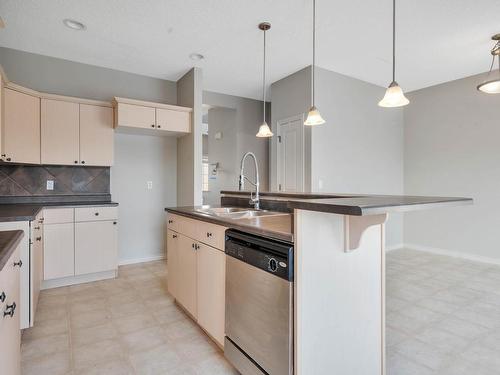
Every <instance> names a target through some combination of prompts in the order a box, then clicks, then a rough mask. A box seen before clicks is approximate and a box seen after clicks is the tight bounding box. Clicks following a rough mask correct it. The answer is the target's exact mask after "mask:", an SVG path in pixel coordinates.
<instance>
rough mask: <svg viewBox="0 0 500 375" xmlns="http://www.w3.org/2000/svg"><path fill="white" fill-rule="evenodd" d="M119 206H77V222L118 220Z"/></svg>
mask: <svg viewBox="0 0 500 375" xmlns="http://www.w3.org/2000/svg"><path fill="white" fill-rule="evenodd" d="M117 219H118V207H77V208H75V222H81V221H102V220H117Z"/></svg>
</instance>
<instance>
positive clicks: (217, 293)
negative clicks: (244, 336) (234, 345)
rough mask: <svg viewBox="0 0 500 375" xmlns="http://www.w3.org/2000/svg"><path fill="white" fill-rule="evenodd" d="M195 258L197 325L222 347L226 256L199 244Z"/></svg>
mask: <svg viewBox="0 0 500 375" xmlns="http://www.w3.org/2000/svg"><path fill="white" fill-rule="evenodd" d="M197 257H198V258H197V262H198V274H197V284H198V291H197V294H198V301H197V304H198V324H199V325H200V326H201V327H202V328H203V329H205V330H206V331H207V332H208V334H209V335H210V336H212V337H213V338H214V339H215V340H216V341H217V342H218V343H219V344H220V345H221V346H223V345H224V317H225V306H226V305H225V303H226V299H225V285H226V284H225V283H226V255H225V254H224V252H223V251H221V250H217V249H214V248H213V247H210V246H208V245H205V244H199V249H198V251H197Z"/></svg>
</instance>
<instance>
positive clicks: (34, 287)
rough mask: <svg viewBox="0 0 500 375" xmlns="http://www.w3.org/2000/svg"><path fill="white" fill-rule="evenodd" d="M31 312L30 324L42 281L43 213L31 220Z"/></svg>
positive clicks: (32, 320) (33, 318) (33, 316)
mask: <svg viewBox="0 0 500 375" xmlns="http://www.w3.org/2000/svg"><path fill="white" fill-rule="evenodd" d="M31 240H32V242H33V244H32V245H31V280H30V281H31V304H30V308H31V313H30V326H33V324H34V323H35V314H36V308H37V305H38V297H39V295H40V288H41V286H42V281H43V214H42V213H40V214H38V215H37V217H36V219H35V220H34V221H32V222H31Z"/></svg>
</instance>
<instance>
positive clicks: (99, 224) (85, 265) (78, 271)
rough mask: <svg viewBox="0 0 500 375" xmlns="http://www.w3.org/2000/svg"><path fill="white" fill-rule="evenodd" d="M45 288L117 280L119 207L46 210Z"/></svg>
mask: <svg viewBox="0 0 500 375" xmlns="http://www.w3.org/2000/svg"><path fill="white" fill-rule="evenodd" d="M44 215H45V224H44V228H43V231H44V236H43V240H44V251H43V264H44V267H43V273H44V280H45V281H46V282H47V281H48V283H44V285H45V287H56V286H62V285H70V284H75V283H78V282H88V281H94V280H99V279H103V278H110V277H114V276H115V273H116V270H117V268H118V221H117V219H118V209H117V208H116V207H109V206H102V207H90V206H88V207H77V208H47V209H45V210H44Z"/></svg>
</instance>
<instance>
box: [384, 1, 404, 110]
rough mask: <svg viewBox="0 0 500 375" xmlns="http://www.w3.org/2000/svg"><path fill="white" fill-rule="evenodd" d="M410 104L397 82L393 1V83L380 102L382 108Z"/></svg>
mask: <svg viewBox="0 0 500 375" xmlns="http://www.w3.org/2000/svg"><path fill="white" fill-rule="evenodd" d="M408 103H410V101H409V100H408V98H406V96H405V94H404V93H403V90H402V89H401V87H399V85H398V83H397V82H396V0H392V82H391V84H390V85H389V87H388V88H387V90H386V92H385V95H384V98H383V99H382V100H381V101H379V102H378V105H379V106H380V107H389V108H391V107H402V106H404V105H407V104H408Z"/></svg>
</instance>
